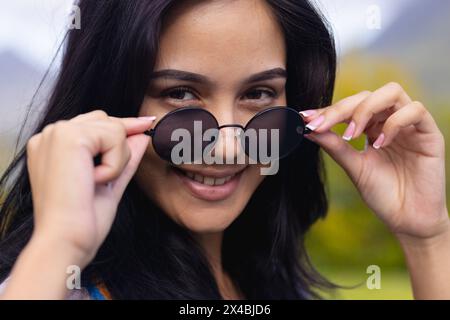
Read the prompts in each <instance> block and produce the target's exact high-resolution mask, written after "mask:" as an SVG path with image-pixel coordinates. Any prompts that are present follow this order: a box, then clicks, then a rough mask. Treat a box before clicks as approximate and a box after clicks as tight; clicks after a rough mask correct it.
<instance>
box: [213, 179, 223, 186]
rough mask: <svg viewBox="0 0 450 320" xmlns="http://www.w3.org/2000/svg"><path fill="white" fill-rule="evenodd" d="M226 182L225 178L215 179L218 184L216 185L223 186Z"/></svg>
mask: <svg viewBox="0 0 450 320" xmlns="http://www.w3.org/2000/svg"><path fill="white" fill-rule="evenodd" d="M224 183H225V178H217V179H216V180H215V181H214V184H215V185H216V186H221V185H223V184H224Z"/></svg>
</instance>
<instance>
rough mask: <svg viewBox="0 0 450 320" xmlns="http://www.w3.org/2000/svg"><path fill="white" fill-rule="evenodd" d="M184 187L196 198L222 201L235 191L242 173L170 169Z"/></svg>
mask: <svg viewBox="0 0 450 320" xmlns="http://www.w3.org/2000/svg"><path fill="white" fill-rule="evenodd" d="M172 169H173V170H174V172H175V174H176V175H177V176H178V177H179V178H180V179H181V181H182V182H183V184H184V186H185V187H186V188H187V189H188V190H189V191H190V193H191V194H192V195H193V196H195V197H196V198H200V199H202V200H208V201H217V200H224V199H226V198H227V197H229V196H230V195H231V194H233V193H234V191H235V190H236V189H237V187H238V185H239V181H240V178H241V176H242V172H244V171H245V168H243V169H241V170H240V171H234V172H214V173H212V172H208V173H207V172H206V171H204V172H205V173H203V172H202V174H201V173H199V172H194V171H190V170H185V169H184V168H183V169H182V168H179V167H172Z"/></svg>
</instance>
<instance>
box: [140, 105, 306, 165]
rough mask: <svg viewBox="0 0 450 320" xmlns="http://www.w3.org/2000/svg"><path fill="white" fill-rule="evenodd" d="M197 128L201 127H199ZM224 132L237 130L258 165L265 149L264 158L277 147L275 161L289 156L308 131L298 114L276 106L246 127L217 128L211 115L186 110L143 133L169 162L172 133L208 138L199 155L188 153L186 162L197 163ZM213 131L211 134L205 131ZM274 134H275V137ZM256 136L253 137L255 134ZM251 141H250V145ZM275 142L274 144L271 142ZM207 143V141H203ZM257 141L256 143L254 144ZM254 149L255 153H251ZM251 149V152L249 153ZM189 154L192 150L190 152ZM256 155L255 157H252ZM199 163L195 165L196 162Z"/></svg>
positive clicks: (186, 108) (207, 112)
mask: <svg viewBox="0 0 450 320" xmlns="http://www.w3.org/2000/svg"><path fill="white" fill-rule="evenodd" d="M199 124H201V126H200V127H199ZM223 128H237V129H239V130H240V133H239V134H238V136H239V137H241V139H239V140H240V143H241V146H242V149H243V151H244V152H245V154H246V155H247V156H248V157H250V158H252V159H254V160H255V161H257V162H259V158H258V155H259V151H260V150H261V149H264V150H265V152H266V153H267V154H272V152H273V151H274V148H273V146H274V144H276V148H277V151H278V152H277V153H278V157H277V158H278V159H282V158H285V157H287V156H288V155H289V154H291V153H292V152H293V151H294V150H295V149H296V148H297V147H298V146H299V145H300V143H301V141H302V140H303V136H304V135H306V134H309V133H310V132H311V131H310V130H309V129H308V128H306V125H305V121H304V119H303V117H302V116H301V115H300V114H299V112H298V111H297V110H295V109H293V108H290V107H284V106H277V107H271V108H268V109H265V110H262V111H260V112H258V113H257V114H256V115H255V116H253V117H252V118H251V119H250V120H249V121H248V122H247V124H246V125H245V126H242V125H240V124H224V125H219V123H218V121H217V119H216V117H214V115H213V114H212V113H211V112H209V111H207V110H205V109H202V108H199V107H195V106H189V107H183V108H179V109H176V110H173V111H171V112H169V113H167V114H166V115H165V116H164V117H163V118H162V119H161V120H160V121H159V122H158V123H157V124H156V126H155V127H154V128H153V129H150V130H148V131H146V132H145V134H147V135H149V136H151V137H152V144H153V148H154V149H155V151H156V153H157V154H158V155H159V156H160V157H161V158H162V159H163V160H166V161H168V162H172V150H173V149H174V147H175V146H176V145H177V144H179V140H177V139H173V133H174V132H175V130H177V129H182V130H184V131H185V132H187V133H189V134H190V135H191V137H192V136H195V135H196V134H201V136H202V137H203V136H204V135H207V136H209V137H210V139H209V140H210V141H204V140H203V139H202V141H201V144H200V145H201V151H202V152H200V155H199V153H198V152H197V153H196V152H193V151H192V152H190V153H191V154H190V155H187V158H188V159H189V162H191V163H193V162H195V161H198V160H199V158H201V155H202V154H203V151H205V149H206V148H212V147H213V146H214V144H215V143H216V142H217V140H218V136H219V130H220V129H223ZM210 129H213V131H212V132H213V134H212V135H211V131H210V132H209V133H207V132H208V130H210ZM273 132H276V133H277V134H276V135H275V136H274V135H273V134H271V133H273ZM254 133H255V134H254ZM252 139H253V141H252ZM274 139H276V140H275V141H273V140H274ZM206 140H208V139H206ZM255 140H256V141H255ZM255 146H256V148H257V150H256V151H255V150H254V147H255ZM192 147H194V142H192ZM252 148H253V149H252ZM190 150H194V148H191V149H190ZM255 155H256V156H255ZM197 163H198V162H197Z"/></svg>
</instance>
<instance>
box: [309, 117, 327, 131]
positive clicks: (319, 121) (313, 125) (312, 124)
mask: <svg viewBox="0 0 450 320" xmlns="http://www.w3.org/2000/svg"><path fill="white" fill-rule="evenodd" d="M324 120H325V116H324V115H321V116H320V117H318V118H317V119H314V120H313V121H311V122H310V123H308V125H307V126H306V127H307V128H308V129H310V130H312V131H315V130H317V128H319V126H320V125H321V124H322V123H323V122H324Z"/></svg>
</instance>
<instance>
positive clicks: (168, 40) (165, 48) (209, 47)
mask: <svg viewBox="0 0 450 320" xmlns="http://www.w3.org/2000/svg"><path fill="white" fill-rule="evenodd" d="M159 50H160V51H159V53H158V58H157V65H156V69H165V68H173V69H180V70H187V71H192V72H197V73H202V74H209V75H212V74H216V75H217V76H222V75H224V74H230V73H234V74H237V75H247V74H248V73H255V72H259V71H261V70H264V69H269V68H276V67H283V68H284V67H285V66H286V57H285V56H286V52H285V45H284V37H283V33H282V31H281V28H280V26H279V25H278V23H277V21H276V18H275V17H274V15H273V13H272V11H271V8H270V7H269V6H268V5H267V4H266V2H265V1H262V0H232V1H230V0H227V1H186V2H182V5H180V6H177V7H175V8H174V9H173V10H172V12H171V13H170V15H169V16H168V17H167V18H166V20H165V22H164V26H163V30H162V34H161V40H160V49H159Z"/></svg>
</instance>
